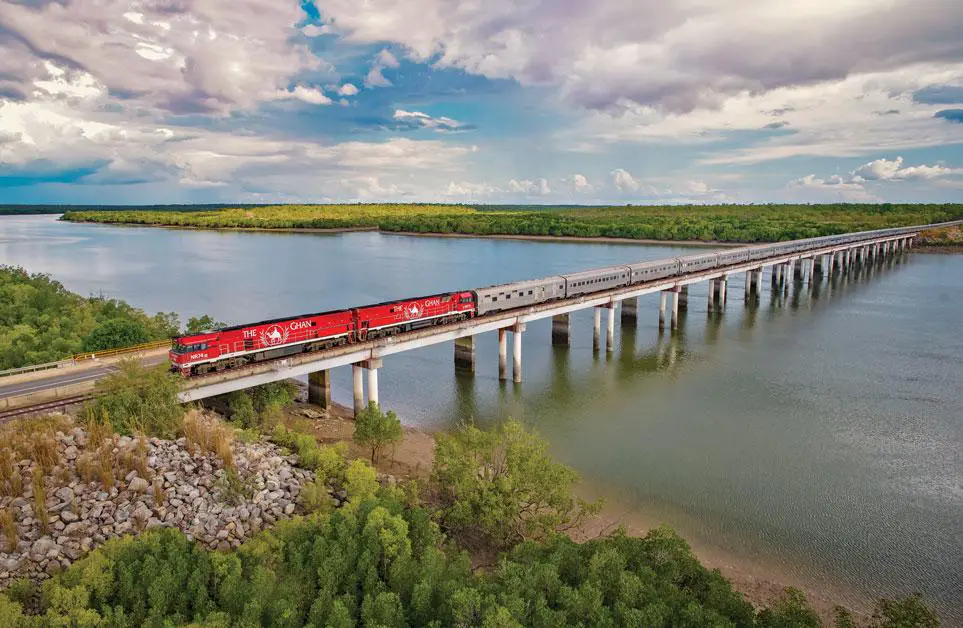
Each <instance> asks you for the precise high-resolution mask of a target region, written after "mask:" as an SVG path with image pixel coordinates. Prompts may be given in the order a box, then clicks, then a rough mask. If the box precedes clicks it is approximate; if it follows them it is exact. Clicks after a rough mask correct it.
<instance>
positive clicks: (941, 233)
mask: <svg viewBox="0 0 963 628" xmlns="http://www.w3.org/2000/svg"><path fill="white" fill-rule="evenodd" d="M914 249H916V250H924V251H936V252H942V253H959V252H963V228H961V227H960V226H959V225H956V226H953V227H943V228H941V229H928V230H926V231H923V232H921V233H920V235H919V238H918V239H917V240H916V245H915V246H914Z"/></svg>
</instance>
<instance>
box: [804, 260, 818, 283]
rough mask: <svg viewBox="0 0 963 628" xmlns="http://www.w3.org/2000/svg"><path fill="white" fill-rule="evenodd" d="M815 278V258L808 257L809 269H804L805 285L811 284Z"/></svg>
mask: <svg viewBox="0 0 963 628" xmlns="http://www.w3.org/2000/svg"><path fill="white" fill-rule="evenodd" d="M815 280H816V258H815V257H810V258H809V269H808V270H807V271H806V285H807V286H812V285H813V283H814V282H815Z"/></svg>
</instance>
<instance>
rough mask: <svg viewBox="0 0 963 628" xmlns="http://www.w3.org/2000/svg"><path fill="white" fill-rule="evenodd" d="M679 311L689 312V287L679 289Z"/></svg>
mask: <svg viewBox="0 0 963 628" xmlns="http://www.w3.org/2000/svg"><path fill="white" fill-rule="evenodd" d="M679 310H680V311H682V312H688V311H689V286H682V287H681V288H679Z"/></svg>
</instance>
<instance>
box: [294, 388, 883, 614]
mask: <svg viewBox="0 0 963 628" xmlns="http://www.w3.org/2000/svg"><path fill="white" fill-rule="evenodd" d="M310 407H311V406H307V405H303V404H298V407H296V408H295V409H293V410H292V413H293V415H294V416H297V413H298V411H299V409H302V408H310ZM350 417H351V410H350V409H349V408H346V407H343V406H340V405H337V404H335V405H334V407H333V408H332V409H331V412H330V415H329V417H328V418H323V419H316V420H314V421H313V422H312V423H313V425H314V428H315V434H316V436H317V437H318V438H319V440H320V441H321V442H326V443H334V442H338V441H347V442H349V443H350V441H351V436H352V434H353V432H354V421H353V419H351V418H350ZM349 448H350V451H351V454H352V455H354V456H358V457H365V456H366V453H365V452H364V451H362V450H361V449H360V448H359V447H357V446H356V445H354V444H353V443H351V444H350V445H349ZM433 457H434V437H433V435H432V432H429V431H426V430H421V429H417V428H411V427H406V428H405V434H404V438H403V440H402V442H401V443H400V444H399V445H398V446H397V447H396V448H395V451H394V453H393V455H389V456H386V457H385V460H384V461H382V462H379V464H378V467H379V469H380V470H381V471H382V472H385V473H390V474H392V475H395V476H396V477H399V478H400V477H404V478H424V477H426V475H427V474H428V472H429V470H430V468H431V464H432V460H433ZM577 493H578V494H579V495H580V496H581V497H583V498H586V499H597V498H599V497H601V498H603V499H604V506H603V508H602V511H601V512H600V513H599V514H598V515H597V516H596V517H594V518H593V519H592V520H590V521H588V522H586V524H585V525H583V526H582V528H580V529H579V530H578V531H576V532H574V533H573V534H572V537H573V538H574V539H576V540H578V541H582V540H587V539H591V538H595V537H598V536H602V535H605V534H608V533H610V532H612V531H614V530H615V529H617V528H619V527H622V528H624V529H625V530H626V532H628V533H629V534H631V535H633V536H642V535H645V534H646V532H648V531H649V530H651V529H653V528H655V527H658V526H659V525H661V524H662V523H664V522H663V521H660V520H659V519H658V518H657V517H653V516H652V515H651V514H649V513H647V512H646V511H645V509H644V506H642V505H634V504H627V503H626V502H624V501H622V500H620V499H619V498H618V497H617V496H615V495H612V494H608V493H606V492H605V491H603V490H600V489H599V488H598V487H594V486H591V485H589V484H588V483H585V482H583V483H582V484H580V486H579V487H578V489H577ZM686 541H687V542H688V543H689V545H690V546H691V547H692V551H693V553H694V554H695V556H696V557H697V558H698V559H699V561H700V562H701V563H702V564H703V565H705V566H706V567H708V568H710V569H719V571H721V572H722V574H723V575H724V576H725V577H726V578H728V579H729V580H730V581H731V582H732V585H733V587H734V588H735V589H736V590H738V591H739V592H741V593H742V594H743V595H745V597H746V599H747V600H748V601H749V602H750V603H752V604H754V605H755V606H757V607H761V606H765V605H768V604H770V603H771V602H772V601H773V600H774V599H776V598H778V597H779V595H780V594H781V593H782V590H783V589H784V588H785V587H795V588H798V589H800V590H802V591H803V592H804V593H805V594H806V599H807V600H808V601H809V603H810V605H811V606H812V607H813V609H814V610H815V611H816V612H817V613H818V614H819V616H820V617H821V618H822V620H823V621H824V622H826V623H827V625H831V624H832V620H833V617H834V615H833V613H834V608H835V607H836V605H843V606H846V607H848V608H849V609H850V610H852V611H853V612H854V613H855V614H856V615H857V617H861V618H865V617H868V613H869V612H870V611H871V609H872V606H873V604H874V600H871V599H867V598H866V597H865V596H863V595H860V594H857V593H855V592H853V591H848V590H846V589H844V588H842V587H838V586H835V585H833V584H832V583H829V582H823V581H821V582H818V583H814V582H812V581H810V580H808V579H804V578H802V577H800V576H799V575H797V574H793V573H789V572H788V571H787V569H785V568H783V567H780V566H779V565H777V564H775V563H773V562H767V561H765V560H760V559H757V558H751V557H747V556H743V555H740V554H737V553H735V552H733V551H731V550H728V549H726V548H723V547H718V546H715V545H712V544H711V543H707V542H703V541H701V540H694V539H692V538H688V537H686Z"/></svg>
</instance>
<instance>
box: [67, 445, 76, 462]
mask: <svg viewBox="0 0 963 628" xmlns="http://www.w3.org/2000/svg"><path fill="white" fill-rule="evenodd" d="M77 453H78V451H77V447H76V445H71V446H69V447H67V448H66V449H64V458H66V459H67V460H74V459H75V458H76V457H77Z"/></svg>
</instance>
